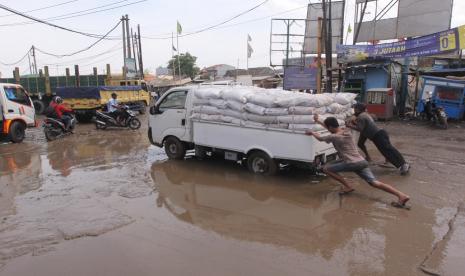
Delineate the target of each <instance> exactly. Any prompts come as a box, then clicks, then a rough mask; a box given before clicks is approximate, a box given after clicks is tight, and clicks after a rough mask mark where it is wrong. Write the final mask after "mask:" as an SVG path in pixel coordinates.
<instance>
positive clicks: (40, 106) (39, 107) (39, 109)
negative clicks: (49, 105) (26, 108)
mask: <svg viewBox="0 0 465 276" xmlns="http://www.w3.org/2000/svg"><path fill="white" fill-rule="evenodd" d="M32 103H33V104H34V109H35V111H36V114H37V115H42V113H44V111H45V104H44V103H43V102H42V101H39V100H34V101H33V102H32Z"/></svg>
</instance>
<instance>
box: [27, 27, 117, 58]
mask: <svg viewBox="0 0 465 276" xmlns="http://www.w3.org/2000/svg"><path fill="white" fill-rule="evenodd" d="M119 24H121V21H118V23H117V24H116V25H115V26H114V27H113V28H111V29H110V30H109V31H108V32H107V33H106V34H105V35H104V36H102V37H100V38H99V39H98V40H97V41H95V42H94V43H92V44H90V45H89V46H87V47H86V48H84V49H81V50H78V51H75V52H72V53H69V54H53V53H50V52H47V51H44V50H41V49H39V48H37V47H36V48H35V49H36V50H37V51H39V52H41V53H42V54H44V55H49V56H53V57H57V58H63V57H70V56H74V55H76V54H79V53H82V52H84V51H87V50H89V49H91V48H92V47H94V46H95V45H97V44H98V43H99V42H101V41H102V40H104V39H105V37H107V36H108V35H109V34H110V33H111V32H113V31H114V30H115V29H116V28H117V27H118V26H119Z"/></svg>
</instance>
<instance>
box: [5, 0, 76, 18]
mask: <svg viewBox="0 0 465 276" xmlns="http://www.w3.org/2000/svg"><path fill="white" fill-rule="evenodd" d="M77 1H79V0H71V1H66V2H61V3H58V4H54V5H50V6H45V7H42V8H37V9H33V10H28V11H24V13H26V12H35V11H41V10H46V9H50V8H55V7H59V6H63V5H66V4H69V3H73V2H77ZM9 16H12V14H4V15H0V18H1V17H9Z"/></svg>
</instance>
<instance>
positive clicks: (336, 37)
mask: <svg viewBox="0 0 465 276" xmlns="http://www.w3.org/2000/svg"><path fill="white" fill-rule="evenodd" d="M328 6H329V3H328ZM326 12H327V13H326V14H327V18H329V8H327V11H326ZM331 15H332V16H331V19H332V20H331V27H332V28H331V29H332V44H333V46H335V45H337V44H340V41H341V34H342V30H343V26H342V24H343V22H344V1H333V2H331ZM318 17H321V18H323V7H322V4H321V3H310V4H309V5H308V10H307V21H306V24H305V39H304V54H316V53H317V49H318ZM335 50H336V47H333V52H336V51H335ZM321 51H322V52H324V43H322V45H321Z"/></svg>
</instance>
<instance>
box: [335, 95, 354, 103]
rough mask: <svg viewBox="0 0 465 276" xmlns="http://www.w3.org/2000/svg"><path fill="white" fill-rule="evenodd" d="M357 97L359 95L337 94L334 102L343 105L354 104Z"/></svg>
mask: <svg viewBox="0 0 465 276" xmlns="http://www.w3.org/2000/svg"><path fill="white" fill-rule="evenodd" d="M356 97H357V94H354V93H337V94H336V96H335V97H334V101H335V102H336V103H338V104H342V105H346V104H352V103H353V101H354V100H355V98H356Z"/></svg>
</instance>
